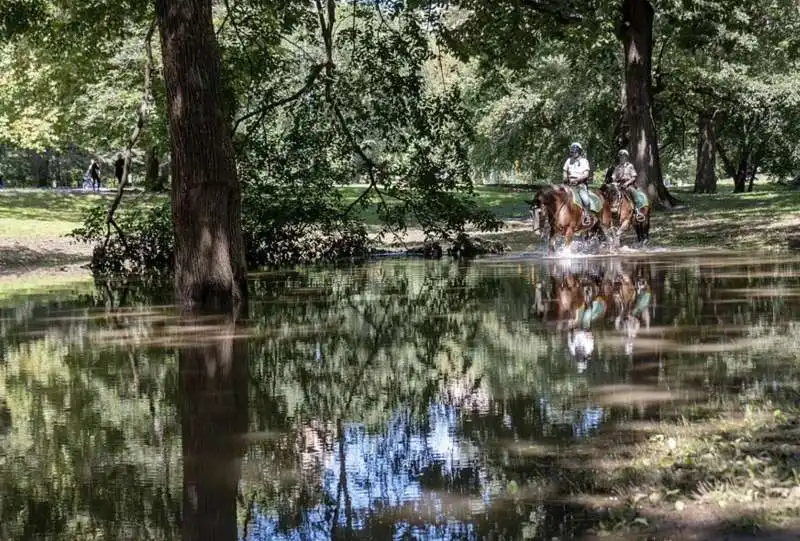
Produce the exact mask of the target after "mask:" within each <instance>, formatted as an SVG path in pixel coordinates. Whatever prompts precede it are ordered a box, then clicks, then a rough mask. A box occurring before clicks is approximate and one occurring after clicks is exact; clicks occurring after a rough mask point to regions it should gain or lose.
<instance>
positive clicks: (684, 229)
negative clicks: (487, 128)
mask: <svg viewBox="0 0 800 541" xmlns="http://www.w3.org/2000/svg"><path fill="white" fill-rule="evenodd" d="M340 189H341V191H342V194H343V197H344V201H345V202H346V203H347V202H352V201H354V200H355V199H356V198H357V197H358V196H359V195H360V194H361V193H362V192H363V190H364V187H362V186H343V187H341V188H340ZM731 192H732V186H731V184H730V181H721V182H720V184H719V193H718V194H715V195H696V194H693V193H691V187H678V188H673V189H672V193H673V194H675V195H676V196H677V197H678V198H679V199H681V201H682V203H683V205H682V206H681V207H680V208H678V209H676V210H673V211H671V212H657V213H655V214H654V216H653V223H652V230H651V236H652V240H653V243H654V244H657V245H661V246H676V247H704V246H714V247H719V248H728V249H742V250H752V249H757V250H766V251H775V250H783V249H785V247H786V239H787V237H788V236H789V235H791V234H792V233H793V232H794V231H795V230H797V229H798V226H800V191H796V190H795V191H793V190H788V189H786V188H784V187H782V186H779V185H776V184H771V183H761V184H756V185H755V191H754V192H753V193H746V194H733V193H731ZM530 196H531V187H530V186H524V185H521V186H511V185H502V186H478V187H476V189H475V197H476V200H477V202H478V204H479V205H480V206H481V207H483V208H486V209H489V210H491V211H492V212H494V213H495V215H497V216H498V217H499V218H502V219H504V220H514V219H517V220H520V219H526V218H527V216H528V208H527V205H526V203H525V200H526V199H528V198H530ZM112 197H113V196H112V195H109V194H103V195H98V194H93V193H68V192H59V191H55V190H0V239H2V238H18V239H19V238H32V239H34V238H39V239H41V238H54V237H59V236H62V235H64V234H66V233H69V232H70V231H71V230H72V229H74V228H75V227H77V226H79V225H80V224H81V213H82V212H83V211H84V210H86V209H87V208H89V207H91V206H93V205H95V204H97V203H98V202H99V201H105V202H106V203H108V202H109V201H110V200H111V198H112ZM125 197H126V199H125V200H124V201H125V203H126V204H130V203H131V202H132V201H133V200H135V201H136V203H135V204H142V202H144V203H145V204H146V203H148V202H150V201H153V200H155V199H156V198H161V197H165V196H163V195H156V196H153V195H149V194H126V196H125ZM390 204H391V202H390ZM355 212H357V213H358V215H359V216H360V217H361V218H362V219H363V220H364V221H365V222H366V223H367V225H368V226H377V225H379V223H380V221H379V218H378V215H377V200H376V198H375V197H374V194H373V197H372V198H371V199H370V201H369V204H368V205H367V207H366V208H358V209H356V210H355ZM516 234H517V235H519V234H520V232H517V233H516ZM531 240H532V239H531Z"/></svg>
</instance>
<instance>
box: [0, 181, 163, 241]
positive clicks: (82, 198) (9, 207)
mask: <svg viewBox="0 0 800 541" xmlns="http://www.w3.org/2000/svg"><path fill="white" fill-rule="evenodd" d="M125 197H126V198H131V197H135V198H137V200H141V198H144V199H145V200H146V201H149V200H151V199H153V198H156V197H163V196H152V195H149V194H127V193H126V194H125ZM113 198H114V196H113V195H112V194H95V193H91V192H89V193H82V192H77V193H76V192H63V191H57V190H24V189H21V190H14V189H4V190H0V238H48V237H49V238H54V237H59V236H62V235H65V234H67V233H69V232H70V231H72V230H73V229H75V228H76V227H78V226H80V225H81V224H82V220H81V215H82V213H83V211H85V210H86V209H88V208H91V207H93V206H95V205H96V204H98V202H101V201H102V202H105V203H106V204H108V203H109V202H110V201H111V200H112V199H113Z"/></svg>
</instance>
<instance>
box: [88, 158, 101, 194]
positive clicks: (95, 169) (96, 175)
mask: <svg viewBox="0 0 800 541" xmlns="http://www.w3.org/2000/svg"><path fill="white" fill-rule="evenodd" d="M86 180H87V181H89V182H91V183H92V191H95V192H97V191H100V164H99V163H97V161H96V160H92V161H91V163H90V164H89V169H88V170H87V171H86Z"/></svg>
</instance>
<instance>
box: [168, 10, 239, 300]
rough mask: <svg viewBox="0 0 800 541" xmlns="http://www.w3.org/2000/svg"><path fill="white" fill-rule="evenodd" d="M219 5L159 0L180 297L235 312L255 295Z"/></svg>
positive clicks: (177, 281)
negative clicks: (218, 28)
mask: <svg viewBox="0 0 800 541" xmlns="http://www.w3.org/2000/svg"><path fill="white" fill-rule="evenodd" d="M211 4H212V0H156V16H157V18H158V25H159V28H160V33H161V51H162V57H163V64H164V81H165V86H166V90H167V113H168V116H169V128H170V130H169V131H170V143H171V150H172V178H173V181H172V219H173V223H174V227H175V296H176V301H177V303H178V304H179V305H181V306H182V307H183V308H184V309H187V310H190V311H193V310H204V311H230V310H231V309H233V308H234V307H235V306H236V305H237V304H238V303H239V302H242V301H244V300H245V299H246V295H247V281H246V274H247V272H246V265H245V259H244V242H243V239H242V225H241V189H240V186H239V181H238V178H237V176H236V167H235V163H234V154H233V143H232V140H231V129H230V126H229V125H228V123H227V121H226V118H225V114H224V111H223V106H222V83H221V79H220V55H219V49H218V47H217V42H216V36H215V34H214V27H213V24H212V20H211Z"/></svg>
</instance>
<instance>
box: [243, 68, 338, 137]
mask: <svg viewBox="0 0 800 541" xmlns="http://www.w3.org/2000/svg"><path fill="white" fill-rule="evenodd" d="M324 68H325V63H322V64H317V65H316V66H314V67H312V68H311V71H310V72H309V74H308V76H307V77H306V81H305V84H304V85H303V86H302V88H300V89H299V90H297V91H296V92H294V93H293V94H290V95H289V96H286V97H285V98H281V99H279V100H278V101H274V102H272V103H268V104H266V105H264V106H262V107H259V108H258V109H255V110H253V111H250V112H249V113H247V114H245V115H243V116H241V117H239V118H238V119H237V120H236V122H234V124H233V131H234V133H235V132H236V130H237V128H238V127H239V125H240V124H241V123H242V122H244V121H245V120H249V119H251V118H253V117H254V116H256V115H262V116H263V115H265V114H266V113H268V112H270V111H271V110H273V109H275V108H277V107H280V106H282V105H286V104H287V103H291V102H293V101H295V100H297V99H300V98H301V97H302V96H303V95H304V94H306V93H307V92H308V91H310V90H311V87H312V86H314V82H315V81H316V80H317V78H318V77H319V74H320V73H322V70H323V69H324Z"/></svg>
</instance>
